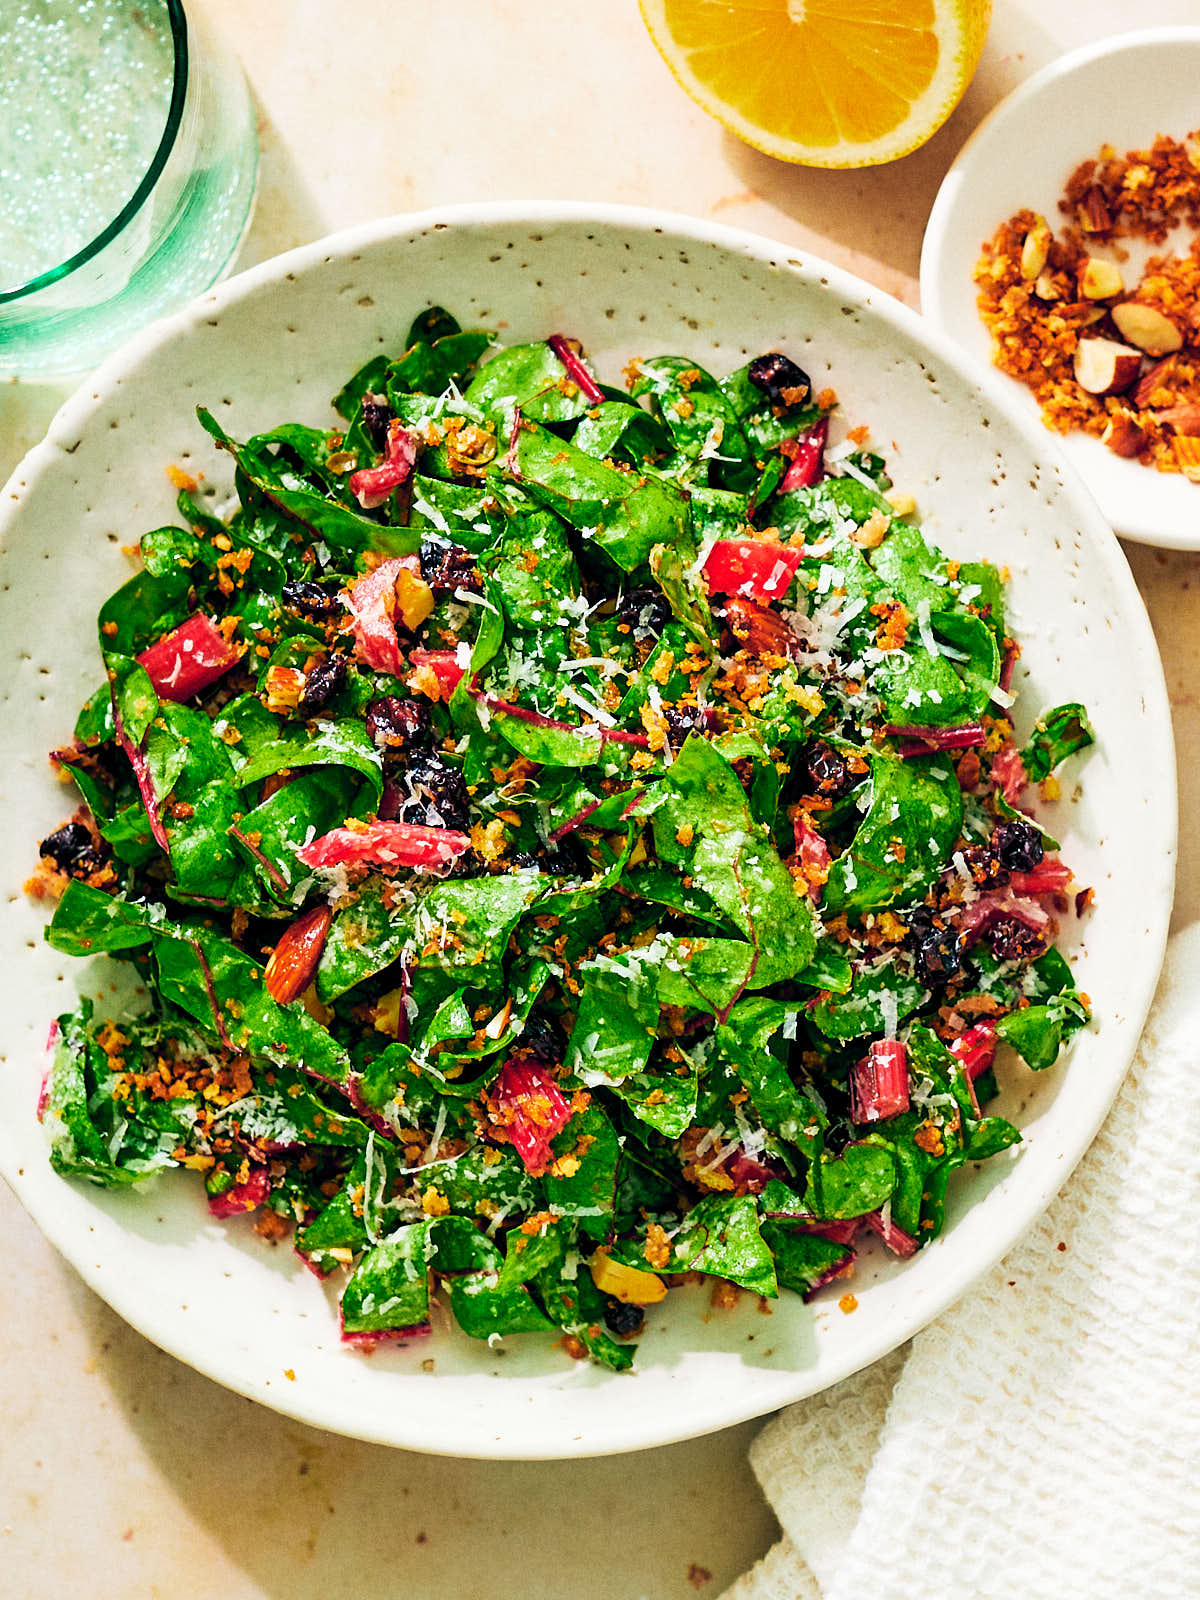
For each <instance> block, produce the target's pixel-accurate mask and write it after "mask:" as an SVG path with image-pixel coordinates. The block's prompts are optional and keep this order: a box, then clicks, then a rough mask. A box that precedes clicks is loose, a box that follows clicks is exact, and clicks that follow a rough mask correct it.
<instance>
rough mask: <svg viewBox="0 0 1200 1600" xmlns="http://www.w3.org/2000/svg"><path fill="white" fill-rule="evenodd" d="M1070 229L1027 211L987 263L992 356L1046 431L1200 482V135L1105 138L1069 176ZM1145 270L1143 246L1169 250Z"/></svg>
mask: <svg viewBox="0 0 1200 1600" xmlns="http://www.w3.org/2000/svg"><path fill="white" fill-rule="evenodd" d="M1058 209H1059V213H1060V217H1061V222H1060V226H1059V230H1058V232H1057V233H1055V232H1054V231H1053V229H1052V228H1051V225H1050V223H1049V222H1048V221H1047V219H1046V218H1044V217H1042V216H1039V215H1038V214H1037V213H1035V212H1033V211H1031V210H1028V209H1026V210H1022V211H1019V212H1017V213H1016V214H1015V215H1014V216H1012V217H1009V218H1008V219H1007V220H1006V221H1005V222H1002V223H1001V224H1000V225H999V226H998V227H997V229H996V232H995V233H994V234H993V235H992V237H991V238H990V239H989V240H988V241H987V242H986V243H985V244H984V245H983V249H982V254H981V255H980V258H979V261H978V263H977V264H976V267H975V274H974V276H975V282H976V284H977V285H978V288H979V296H978V306H979V312H980V316H981V317H982V319H983V321H984V323H985V325H986V326H987V328H988V331H989V332H990V334H991V336H992V359H993V361H994V363H995V365H996V366H997V367H999V368H1000V370H1001V371H1002V372H1006V373H1008V375H1009V376H1010V377H1013V378H1016V379H1017V380H1018V381H1019V382H1021V383H1023V384H1025V385H1026V387H1028V388H1029V389H1030V390H1032V392H1033V394H1034V395H1035V397H1036V399H1037V401H1038V405H1039V406H1040V408H1041V414H1042V419H1043V421H1044V422H1045V424H1046V426H1047V427H1049V428H1052V429H1054V430H1055V431H1056V432H1059V433H1070V432H1083V433H1087V434H1091V435H1093V436H1095V437H1097V438H1099V439H1101V440H1102V441H1103V442H1104V443H1105V444H1106V445H1107V446H1108V447H1109V448H1110V449H1111V450H1112V451H1113V452H1114V453H1115V454H1117V455H1120V456H1123V457H1126V458H1128V459H1130V460H1134V461H1137V462H1139V463H1141V464H1142V465H1143V466H1150V467H1154V468H1156V469H1157V470H1158V471H1160V472H1169V473H1182V474H1183V475H1184V477H1186V478H1187V479H1188V480H1189V481H1191V482H1194V483H1200V234H1198V230H1200V134H1198V133H1192V134H1189V135H1188V136H1187V137H1186V138H1185V139H1183V140H1176V139H1173V138H1169V137H1167V136H1165V135H1161V136H1160V137H1159V138H1157V139H1156V140H1155V141H1154V143H1153V145H1152V146H1151V147H1150V148H1149V149H1147V150H1131V151H1128V152H1127V153H1126V154H1125V155H1124V156H1121V155H1118V154H1117V152H1116V151H1115V150H1114V149H1112V147H1111V146H1105V147H1104V148H1103V149H1102V150H1101V151H1100V152H1099V153H1098V154H1097V156H1096V157H1094V158H1092V159H1089V160H1087V161H1083V162H1081V163H1080V164H1079V166H1078V167H1076V169H1075V171H1074V172H1073V173H1072V174H1071V176H1070V177H1069V179H1068V180H1067V183H1066V186H1065V188H1064V191H1063V195H1062V198H1061V199H1060V201H1059V207H1058ZM1177 230H1184V232H1185V233H1189V234H1190V237H1189V238H1187V239H1186V240H1185V241H1184V242H1183V244H1182V245H1181V246H1180V248H1179V249H1177V250H1175V251H1163V250H1158V251H1155V252H1154V253H1151V254H1150V255H1149V256H1148V257H1147V258H1146V260H1145V263H1144V265H1143V266H1142V268H1141V270H1140V272H1139V273H1136V275H1135V272H1134V269H1133V267H1132V264H1131V263H1132V261H1133V253H1132V252H1131V249H1130V246H1131V245H1142V246H1145V245H1147V244H1148V245H1152V246H1153V245H1158V246H1161V245H1163V244H1164V243H1165V242H1166V241H1167V240H1168V238H1169V237H1170V236H1171V235H1172V233H1173V232H1175V231H1177Z"/></svg>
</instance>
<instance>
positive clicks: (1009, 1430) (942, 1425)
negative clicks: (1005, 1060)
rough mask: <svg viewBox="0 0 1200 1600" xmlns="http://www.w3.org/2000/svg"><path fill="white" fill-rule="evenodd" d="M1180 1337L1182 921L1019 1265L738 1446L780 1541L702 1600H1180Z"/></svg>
mask: <svg viewBox="0 0 1200 1600" xmlns="http://www.w3.org/2000/svg"><path fill="white" fill-rule="evenodd" d="M1064 1245H1065V1246H1066V1248H1065V1249H1063V1246H1064ZM1198 1328H1200V924H1196V925H1194V926H1193V927H1191V928H1189V929H1188V930H1186V931H1185V932H1183V933H1181V934H1179V935H1177V937H1176V938H1175V939H1174V940H1173V941H1172V942H1171V945H1170V947H1169V949H1168V954H1167V962H1166V966H1165V968H1164V971H1163V976H1162V980H1161V982H1160V984H1159V989H1158V995H1157V997H1156V1000H1155V1003H1154V1008H1153V1010H1152V1012H1151V1016H1150V1021H1149V1023H1148V1024H1147V1028H1146V1032H1145V1034H1144V1036H1143V1039H1142V1043H1141V1046H1140V1047H1139V1050H1138V1054H1137V1057H1136V1059H1135V1061H1134V1064H1133V1066H1132V1068H1131V1069H1130V1073H1129V1076H1128V1078H1127V1079H1126V1080H1125V1083H1124V1086H1123V1087H1122V1089H1121V1092H1120V1095H1119V1096H1118V1098H1117V1101H1116V1104H1115V1105H1114V1106H1113V1109H1112V1112H1111V1113H1110V1115H1109V1118H1108V1120H1107V1122H1106V1123H1105V1125H1104V1128H1103V1129H1102V1131H1101V1133H1100V1135H1099V1137H1098V1138H1097V1139H1096V1142H1095V1144H1094V1145H1093V1146H1092V1148H1091V1150H1090V1151H1089V1152H1088V1154H1087V1155H1086V1156H1085V1157H1084V1160H1083V1161H1082V1163H1081V1164H1080V1166H1079V1168H1078V1170H1077V1171H1076V1173H1075V1174H1074V1176H1073V1177H1072V1178H1071V1179H1070V1181H1069V1182H1068V1184H1067V1186H1066V1188H1065V1189H1064V1190H1063V1192H1062V1193H1061V1194H1060V1195H1059V1196H1058V1198H1057V1199H1056V1200H1055V1201H1054V1203H1053V1204H1052V1205H1051V1207H1050V1209H1049V1210H1048V1211H1047V1213H1046V1214H1045V1216H1044V1217H1043V1218H1042V1219H1041V1220H1040V1221H1039V1222H1038V1223H1037V1224H1036V1225H1035V1226H1034V1227H1033V1228H1032V1229H1031V1230H1030V1232H1029V1234H1028V1235H1027V1236H1026V1237H1025V1238H1024V1240H1023V1241H1022V1242H1021V1244H1020V1245H1018V1246H1017V1248H1016V1249H1015V1250H1014V1251H1013V1252H1012V1253H1011V1255H1009V1256H1008V1257H1006V1258H1005V1260H1004V1261H1002V1262H1001V1263H1000V1265H999V1266H998V1267H996V1268H995V1269H994V1271H992V1272H991V1273H989V1274H988V1275H987V1277H985V1278H984V1279H983V1280H981V1282H980V1283H979V1284H977V1285H976V1286H975V1288H974V1289H972V1290H971V1291H970V1292H969V1293H968V1294H967V1295H966V1297H965V1298H964V1299H963V1300H962V1301H961V1302H960V1303H959V1304H958V1305H956V1306H954V1307H952V1309H951V1310H950V1311H948V1312H946V1314H945V1315H944V1316H942V1317H940V1318H939V1319H938V1320H937V1321H936V1322H934V1323H932V1324H931V1325H930V1326H929V1327H928V1328H926V1329H925V1330H924V1332H922V1333H920V1334H918V1335H917V1337H916V1338H915V1339H913V1340H912V1341H911V1343H910V1344H909V1345H907V1346H905V1347H904V1348H903V1349H901V1350H899V1351H897V1352H895V1353H894V1354H893V1355H892V1356H890V1357H888V1358H887V1359H886V1360H884V1361H880V1362H878V1363H876V1365H875V1366H873V1367H870V1368H868V1369H867V1370H866V1371H865V1372H861V1373H857V1374H856V1375H855V1376H854V1377H852V1378H848V1379H846V1380H845V1382H843V1383H841V1384H838V1385H837V1386H836V1387H835V1388H833V1389H830V1390H829V1391H827V1392H826V1393H825V1394H822V1395H819V1396H815V1397H814V1398H813V1399H811V1400H805V1401H802V1402H800V1403H799V1404H798V1405H795V1406H792V1407H790V1408H789V1409H788V1410H787V1411H784V1412H782V1413H781V1414H780V1416H779V1417H777V1418H776V1419H775V1420H774V1421H772V1422H771V1423H769V1424H768V1425H767V1427H766V1428H765V1429H764V1430H763V1432H762V1433H761V1434H760V1435H759V1437H758V1439H757V1440H756V1441H755V1443H754V1445H753V1447H752V1450H751V1461H752V1463H753V1466H754V1470H755V1472H756V1473H757V1474H758V1477H759V1480H760V1482H761V1483H762V1486H763V1489H764V1491H765V1493H766V1495H767V1498H768V1499H769V1500H770V1502H771V1504H772V1505H773V1506H774V1508H775V1511H776V1513H777V1514H778V1517H779V1521H780V1523H781V1525H782V1527H783V1530H784V1537H783V1539H782V1540H781V1541H780V1542H779V1543H778V1544H777V1545H775V1547H774V1548H773V1549H772V1550H771V1551H770V1552H769V1553H768V1554H767V1555H766V1556H765V1557H764V1558H763V1560H762V1561H760V1562H759V1563H758V1565H757V1566H756V1567H754V1569H753V1570H752V1571H751V1572H748V1573H747V1574H746V1575H745V1576H744V1577H742V1578H741V1579H739V1580H738V1582H737V1583H735V1584H734V1585H733V1587H732V1588H731V1589H729V1590H728V1591H727V1592H726V1595H725V1597H724V1600H925V1597H926V1596H929V1597H933V1596H938V1597H944V1596H957V1597H959V1600H1117V1597H1121V1600H1125V1597H1131V1596H1137V1597H1139V1600H1185V1597H1186V1600H1197V1597H1200V1334H1198Z"/></svg>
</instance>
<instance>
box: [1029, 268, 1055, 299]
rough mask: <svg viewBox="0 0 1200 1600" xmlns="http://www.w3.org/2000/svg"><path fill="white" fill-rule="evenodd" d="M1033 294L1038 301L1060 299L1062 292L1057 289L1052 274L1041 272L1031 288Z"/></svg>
mask: <svg viewBox="0 0 1200 1600" xmlns="http://www.w3.org/2000/svg"><path fill="white" fill-rule="evenodd" d="M1033 292H1034V294H1035V295H1037V297H1038V299H1039V300H1061V299H1062V290H1061V289H1060V288H1059V287H1058V284H1057V283H1055V281H1054V274H1053V273H1052V272H1041V273H1039V274H1038V278H1037V282H1036V283H1035V284H1034V286H1033Z"/></svg>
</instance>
